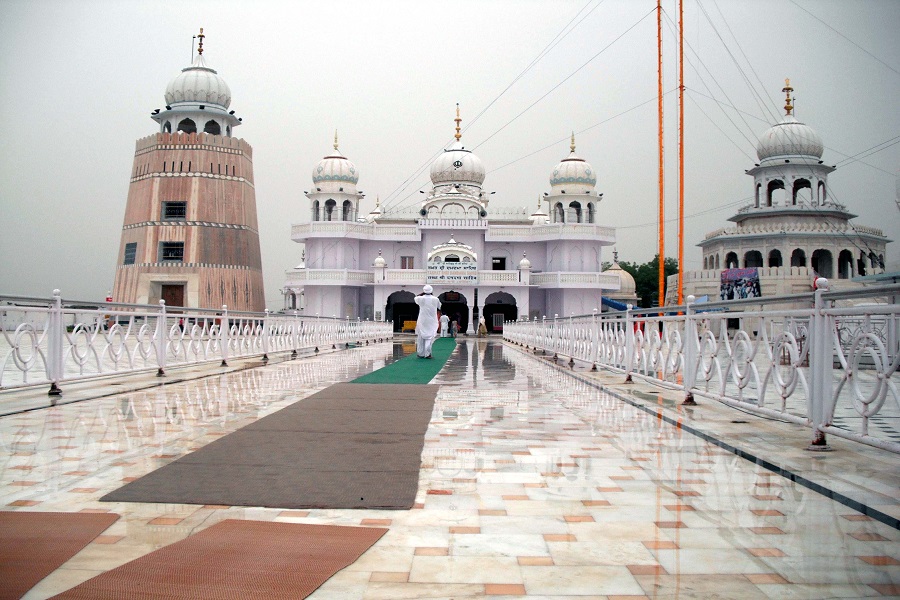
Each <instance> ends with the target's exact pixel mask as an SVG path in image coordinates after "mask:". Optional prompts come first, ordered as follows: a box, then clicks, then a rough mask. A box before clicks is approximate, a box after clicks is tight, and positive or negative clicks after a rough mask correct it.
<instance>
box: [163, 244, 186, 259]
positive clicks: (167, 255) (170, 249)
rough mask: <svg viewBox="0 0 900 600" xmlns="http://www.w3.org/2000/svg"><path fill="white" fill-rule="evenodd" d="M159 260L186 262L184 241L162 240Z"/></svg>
mask: <svg viewBox="0 0 900 600" xmlns="http://www.w3.org/2000/svg"><path fill="white" fill-rule="evenodd" d="M159 262H184V242H160V243H159Z"/></svg>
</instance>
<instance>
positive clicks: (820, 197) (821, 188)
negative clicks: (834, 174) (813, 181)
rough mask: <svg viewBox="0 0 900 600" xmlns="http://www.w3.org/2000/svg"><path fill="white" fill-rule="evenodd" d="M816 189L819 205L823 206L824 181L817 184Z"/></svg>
mask: <svg viewBox="0 0 900 600" xmlns="http://www.w3.org/2000/svg"><path fill="white" fill-rule="evenodd" d="M818 189H819V204H825V182H824V181H820V182H819V186H818Z"/></svg>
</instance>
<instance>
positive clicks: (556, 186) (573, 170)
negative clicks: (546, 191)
mask: <svg viewBox="0 0 900 600" xmlns="http://www.w3.org/2000/svg"><path fill="white" fill-rule="evenodd" d="M569 147H570V148H571V152H570V153H569V156H567V157H566V158H564V159H563V160H562V161H561V162H560V163H559V164H558V165H556V166H555V167H553V172H552V173H551V174H550V186H551V187H552V188H553V191H554V192H555V193H558V192H561V191H563V190H565V192H566V193H569V194H583V193H586V192H591V191H592V190H593V189H594V186H596V185H597V172H596V171H594V168H593V167H592V166H591V165H590V163H588V162H587V161H586V160H584V159H583V158H579V157H578V156H577V155H576V154H575V134H574V133H573V134H572V144H571V145H570V146H569Z"/></svg>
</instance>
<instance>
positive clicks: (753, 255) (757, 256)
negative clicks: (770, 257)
mask: <svg viewBox="0 0 900 600" xmlns="http://www.w3.org/2000/svg"><path fill="white" fill-rule="evenodd" d="M761 266H763V257H762V252H760V251H759V250H750V251H749V252H747V253H746V254H744V268H745V269H752V268H754V267H761Z"/></svg>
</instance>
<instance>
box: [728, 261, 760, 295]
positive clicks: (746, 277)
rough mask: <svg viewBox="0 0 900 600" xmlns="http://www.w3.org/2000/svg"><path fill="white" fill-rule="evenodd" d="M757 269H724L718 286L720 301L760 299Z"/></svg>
mask: <svg viewBox="0 0 900 600" xmlns="http://www.w3.org/2000/svg"><path fill="white" fill-rule="evenodd" d="M761 296H762V291H761V290H760V287H759V269H757V268H756V267H753V268H750V269H725V270H724V271H722V280H721V283H720V285H719V298H720V299H721V300H741V299H743V298H760V297H761Z"/></svg>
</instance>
